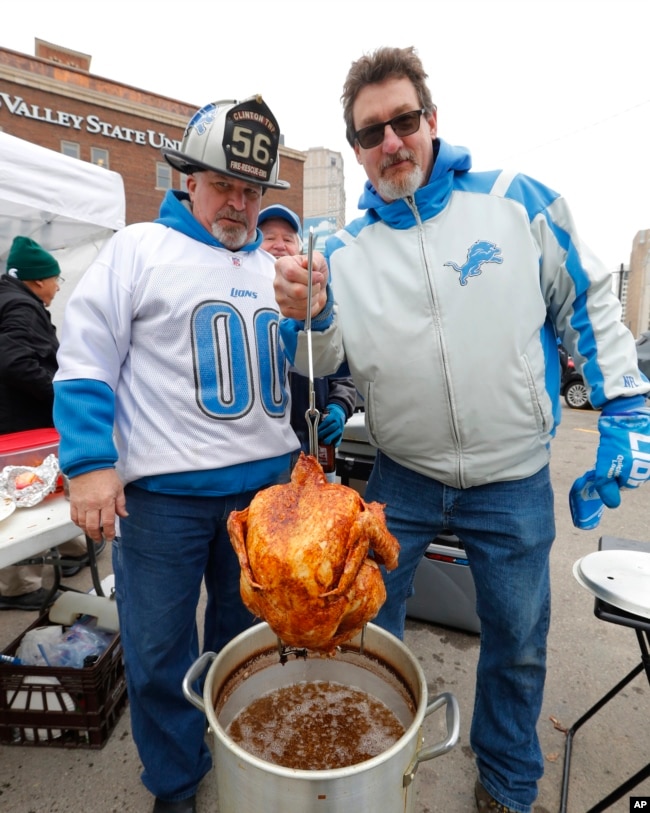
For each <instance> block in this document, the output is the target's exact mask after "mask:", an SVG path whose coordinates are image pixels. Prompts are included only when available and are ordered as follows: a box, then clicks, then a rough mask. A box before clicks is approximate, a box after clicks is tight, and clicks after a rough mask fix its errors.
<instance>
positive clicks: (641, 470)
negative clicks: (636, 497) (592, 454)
mask: <svg viewBox="0 0 650 813" xmlns="http://www.w3.org/2000/svg"><path fill="white" fill-rule="evenodd" d="M645 403H646V400H645V397H644V396H642V395H639V396H632V397H630V398H616V399H615V400H613V401H610V402H609V403H608V404H606V405H605V406H604V407H603V411H602V414H601V417H600V418H599V420H598V431H599V432H600V443H599V446H598V451H597V453H596V470H595V476H594V485H595V488H596V491H597V492H598V494H599V495H600V498H601V500H602V501H603V502H604V503H605V505H606V506H607V507H608V508H617V507H618V506H619V505H620V502H621V494H620V489H621V488H638V486H640V485H641V484H642V483H645V482H646V480H648V479H650V409H649V408H648V407H646V406H644V404H645Z"/></svg>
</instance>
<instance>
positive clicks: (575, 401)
mask: <svg viewBox="0 0 650 813" xmlns="http://www.w3.org/2000/svg"><path fill="white" fill-rule="evenodd" d="M564 400H565V401H566V402H567V406H570V407H571V409H587V408H588V407H589V406H591V405H590V403H589V398H588V397H587V388H586V387H585V385H584V383H583V382H582V381H572V382H571V383H570V384H569V385H568V387H567V388H566V389H565V390H564Z"/></svg>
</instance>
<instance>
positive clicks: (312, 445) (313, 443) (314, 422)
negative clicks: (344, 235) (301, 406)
mask: <svg viewBox="0 0 650 813" xmlns="http://www.w3.org/2000/svg"><path fill="white" fill-rule="evenodd" d="M313 263H314V227H313V226H310V227H309V241H308V243H307V316H306V317H305V333H306V334H307V360H308V364H309V409H308V410H307V411H306V412H305V419H306V421H307V426H308V429H309V454H310V455H312V457H315V458H316V460H318V422H319V421H320V412H319V411H318V410H317V409H316V393H315V391H314V353H313V350H312V346H311V297H312V284H313V283H312V279H311V275H312V269H313Z"/></svg>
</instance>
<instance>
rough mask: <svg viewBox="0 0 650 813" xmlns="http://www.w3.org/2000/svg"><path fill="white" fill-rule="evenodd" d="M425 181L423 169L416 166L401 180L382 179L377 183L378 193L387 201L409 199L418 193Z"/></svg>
mask: <svg viewBox="0 0 650 813" xmlns="http://www.w3.org/2000/svg"><path fill="white" fill-rule="evenodd" d="M423 181H424V172H423V171H422V167H420V166H418V165H417V164H415V165H414V166H413V169H412V170H411V171H410V172H409V173H408V174H407V175H402V176H401V177H400V178H392V179H387V178H381V179H380V180H379V181H378V183H377V192H379V195H380V196H381V198H382V199H383V200H385V201H391V200H398V199H399V198H407V197H409V196H410V195H414V194H415V193H416V192H417V190H418V189H419V188H420V187H421V186H422V183H423Z"/></svg>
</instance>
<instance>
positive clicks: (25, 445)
mask: <svg viewBox="0 0 650 813" xmlns="http://www.w3.org/2000/svg"><path fill="white" fill-rule="evenodd" d="M58 442H59V433H58V432H57V431H56V429H54V427H49V428H47V429H28V430H27V431H26V432H11V433H10V434H8V435H0V454H8V453H10V452H22V451H25V450H26V449H37V448H38V447H39V446H49V445H50V444H52V443H58Z"/></svg>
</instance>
